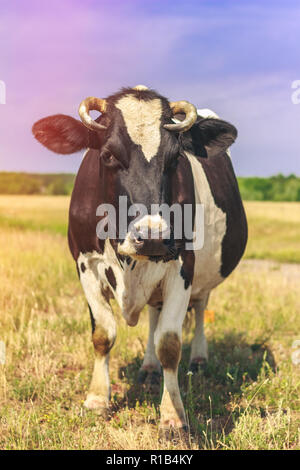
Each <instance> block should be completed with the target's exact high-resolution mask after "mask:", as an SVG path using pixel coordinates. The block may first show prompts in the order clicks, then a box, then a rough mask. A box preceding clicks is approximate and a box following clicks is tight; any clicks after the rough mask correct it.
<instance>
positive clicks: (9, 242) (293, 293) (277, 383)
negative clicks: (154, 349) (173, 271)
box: [0, 198, 300, 449]
mask: <svg viewBox="0 0 300 470" xmlns="http://www.w3.org/2000/svg"><path fill="white" fill-rule="evenodd" d="M0 199H1V202H0V207H1V210H3V205H5V201H4V199H2V198H0ZM46 200H47V201H48V203H49V205H48V207H47V208H45V204H44V201H46ZM42 201H43V204H42V205H41V204H40V202H39V201H38V200H37V199H30V198H29V199H27V200H26V198H25V199H24V201H23V202H22V201H21V200H20V199H15V200H14V201H13V200H12V199H10V198H9V204H8V206H9V211H10V214H17V216H18V217H19V214H21V213H22V214H23V217H24V219H23V220H32V221H33V222H35V223H37V225H38V224H40V223H41V222H42V221H44V222H43V223H44V224H45V225H47V224H48V223H49V224H50V226H51V227H52V229H44V230H43V231H39V230H37V229H36V230H31V229H29V228H26V229H25V230H24V229H22V228H19V227H18V228H16V227H11V226H10V227H8V226H2V227H1V230H0V285H1V295H0V340H2V341H4V342H5V344H6V364H5V365H0V448H1V449H167V448H175V449H179V448H186V444H184V443H179V444H176V445H175V444H172V443H166V442H161V441H159V439H158V437H159V436H158V420H159V402H160V393H161V386H160V387H158V389H157V390H154V391H153V390H149V389H147V388H146V387H144V386H138V385H137V373H138V369H139V367H140V364H141V361H142V357H143V353H144V349H145V345H146V340H147V315H146V311H144V312H142V315H141V320H140V322H139V324H138V325H137V326H136V327H134V328H130V327H128V326H127V325H126V324H125V321H124V320H123V318H122V316H121V314H120V312H119V310H118V308H117V306H116V304H115V303H114V304H113V306H114V311H115V315H116V318H117V323H118V336H117V341H116V345H115V346H114V348H113V350H112V352H111V380H112V406H111V416H110V419H109V420H108V421H103V420H102V419H101V418H99V417H98V416H95V415H94V414H93V413H92V412H88V411H85V410H84V409H83V407H82V405H83V401H84V398H85V394H86V392H87V387H88V385H89V380H90V377H91V372H92V366H93V347H92V343H91V331H90V324H89V315H88V310H87V306H86V301H85V298H84V296H83V293H82V291H81V287H80V284H79V281H78V279H77V274H76V270H75V266H74V263H73V260H72V259H71V256H70V255H69V252H68V249H67V243H66V237H65V236H63V235H61V234H60V233H59V231H57V230H55V229H53V227H55V224H56V223H57V221H61V220H62V218H63V217H65V212H64V211H65V210H66V207H67V200H66V199H64V198H62V199H60V198H58V199H57V198H49V199H44V198H43V199H42ZM6 203H7V200H6ZM31 204H32V205H31ZM260 207H261V206H260V205H259V206H258V207H257V208H256V211H257V214H259V211H260V210H261V209H260ZM251 209H252V211H253V212H252V216H253V217H254V214H255V207H254V206H252V207H251ZM55 213H57V214H58V215H57V218H56V216H55ZM291 213H293V211H291ZM24 214H26V215H24ZM284 214H285V217H286V220H287V222H288V212H287V210H286V211H285V212H284ZM7 216H9V214H7ZM20 217H22V216H21V215H20ZM35 217H36V218H35ZM49 221H50V222H49ZM45 225H44V226H45ZM285 269H287V268H285ZM298 276H300V273H299V269H298V267H297V266H295V269H294V270H292V271H291V276H290V277H288V278H287V277H286V275H285V271H284V270H283V267H282V268H281V266H280V265H279V264H276V263H275V264H274V263H273V264H272V265H271V266H270V267H269V266H267V267H266V268H265V269H264V270H260V271H257V270H254V269H253V267H252V263H246V264H243V265H241V266H240V268H238V269H237V270H236V271H235V272H234V274H233V275H232V276H231V277H230V278H229V279H228V280H226V281H225V282H224V283H223V284H222V285H220V286H219V287H218V289H216V290H215V291H214V292H213V293H212V296H211V299H210V303H209V308H210V309H211V310H214V312H215V315H214V318H215V321H214V322H210V323H207V324H206V332H207V337H208V341H209V354H210V359H209V362H208V364H207V366H206V367H205V368H204V369H202V370H200V371H199V373H198V374H194V375H190V374H188V357H189V352H190V346H189V342H190V339H191V337H192V331H193V328H194V323H193V318H192V317H190V318H187V321H186V325H185V329H184V344H183V354H182V361H181V364H180V370H179V381H180V387H181V391H182V396H183V400H184V403H185V407H186V410H187V415H188V419H189V423H190V427H191V443H190V446H191V448H192V449H199V448H204V449H296V448H300V442H299V430H298V426H299V416H300V403H299V386H300V377H299V375H300V374H299V368H297V366H296V365H294V364H293V363H292V361H291V352H292V343H293V341H294V340H295V339H296V338H297V335H298V334H299V331H300V320H299V309H300V300H299V294H298V289H299V279H300V277H298Z"/></svg>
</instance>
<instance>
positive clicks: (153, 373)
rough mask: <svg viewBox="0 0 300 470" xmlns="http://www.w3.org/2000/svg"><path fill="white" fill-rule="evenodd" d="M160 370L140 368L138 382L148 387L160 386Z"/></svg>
mask: <svg viewBox="0 0 300 470" xmlns="http://www.w3.org/2000/svg"><path fill="white" fill-rule="evenodd" d="M160 380H161V372H160V371H158V370H157V369H140V371H139V374H138V383H139V384H141V385H145V386H147V387H150V388H152V387H153V388H155V387H158V386H160Z"/></svg>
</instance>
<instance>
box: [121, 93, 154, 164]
mask: <svg viewBox="0 0 300 470" xmlns="http://www.w3.org/2000/svg"><path fill="white" fill-rule="evenodd" d="M116 107H117V108H118V109H119V110H120V111H121V113H122V115H123V118H124V122H125V125H126V128H127V132H128V134H129V136H130V138H131V140H132V141H133V142H134V143H135V144H137V145H140V146H141V148H142V151H143V154H144V156H145V158H146V160H148V162H150V160H151V159H152V158H153V157H154V156H155V155H156V154H157V151H158V148H159V145H160V139H161V136H160V123H161V114H162V106H161V101H160V99H153V100H150V101H144V100H139V99H137V98H136V97H135V96H132V95H127V96H124V97H123V98H121V99H120V100H119V101H118V102H117V103H116Z"/></svg>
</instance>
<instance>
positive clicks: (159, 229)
mask: <svg viewBox="0 0 300 470" xmlns="http://www.w3.org/2000/svg"><path fill="white" fill-rule="evenodd" d="M175 251H176V250H175V245H174V240H173V238H172V230H171V229H170V228H169V227H168V226H167V225H166V224H165V223H164V221H163V220H162V219H161V218H157V217H156V218H155V217H153V216H152V217H151V216H147V217H146V218H144V219H143V220H142V221H141V222H140V223H136V224H135V226H134V228H133V229H132V230H131V231H130V232H129V233H128V234H127V236H126V238H125V240H124V242H121V243H119V245H118V252H119V253H120V254H121V255H125V256H130V257H131V258H136V259H154V260H155V259H156V260H160V259H172V258H173V257H174V256H175Z"/></svg>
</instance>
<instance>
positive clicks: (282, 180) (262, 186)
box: [238, 174, 300, 201]
mask: <svg viewBox="0 0 300 470" xmlns="http://www.w3.org/2000/svg"><path fill="white" fill-rule="evenodd" d="M238 182H239V188H240V192H241V195H242V198H243V199H244V201H300V178H299V177H297V176H295V175H289V176H283V175H281V174H279V175H275V176H271V177H270V178H257V177H246V178H241V177H240V178H238Z"/></svg>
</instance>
